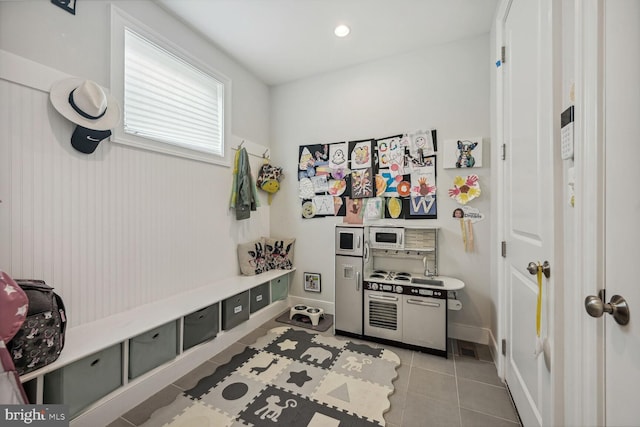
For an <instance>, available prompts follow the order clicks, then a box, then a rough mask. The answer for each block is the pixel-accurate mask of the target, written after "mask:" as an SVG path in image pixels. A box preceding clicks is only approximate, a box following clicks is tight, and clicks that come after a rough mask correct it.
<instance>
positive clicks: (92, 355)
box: [20, 269, 295, 427]
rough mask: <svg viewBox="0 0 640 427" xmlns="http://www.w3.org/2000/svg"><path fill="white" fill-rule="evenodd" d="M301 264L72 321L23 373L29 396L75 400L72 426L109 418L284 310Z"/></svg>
mask: <svg viewBox="0 0 640 427" xmlns="http://www.w3.org/2000/svg"><path fill="white" fill-rule="evenodd" d="M294 271H295V269H292V270H271V271H267V272H265V273H262V274H259V275H255V276H236V277H231V278H227V279H223V280H220V281H217V282H215V283H212V284H211V285H207V286H203V287H200V288H197V289H193V290H190V291H187V292H184V293H181V294H179V295H174V296H172V297H169V298H166V299H163V300H160V301H156V302H153V303H149V304H145V305H142V306H140V307H136V308H134V309H131V310H128V311H125V312H121V313H118V314H115V315H113V316H109V317H106V318H103V319H99V320H96V321H94V322H90V323H87V324H83V325H79V326H75V327H73V328H69V329H68V330H67V332H66V341H65V346H64V349H63V350H62V353H61V354H60V357H59V358H58V360H56V361H55V362H53V363H52V364H50V365H47V366H45V367H43V368H41V369H39V370H37V371H33V372H30V373H28V374H25V375H23V376H22V377H21V378H20V379H21V380H22V383H23V385H24V387H25V390H26V391H27V395H28V396H29V400H30V401H31V403H37V404H58V403H63V404H66V405H69V416H70V417H71V418H72V421H71V425H72V426H91V427H94V426H96V425H106V424H108V423H109V422H111V421H112V420H114V419H115V418H117V417H118V416H120V415H121V414H122V413H124V412H126V411H128V410H129V409H131V408H133V407H134V406H136V405H137V404H139V403H141V402H142V401H144V400H145V399H147V398H148V397H150V396H151V395H153V394H154V393H156V392H158V391H160V390H161V389H162V388H164V387H165V386H167V385H169V384H170V383H171V382H173V381H175V380H177V379H178V378H180V377H182V376H183V375H185V374H186V373H188V372H189V371H191V370H192V369H194V368H195V367H197V366H198V365H200V364H202V363H204V362H205V361H206V360H208V359H210V358H211V357H213V356H215V355H216V354H218V353H219V352H221V351H222V350H224V349H225V348H227V347H228V346H230V345H231V344H233V343H234V342H236V341H237V340H238V339H240V338H242V337H243V336H245V335H246V334H248V333H250V332H251V331H253V330H254V329H255V328H256V327H258V326H260V325H261V324H263V323H264V322H266V321H268V320H269V319H271V318H273V317H274V316H276V315H277V314H279V313H281V312H282V311H284V310H285V309H286V308H287V306H288V301H287V297H288V286H289V280H290V275H291V274H292V273H293V272H294ZM71 315H73V314H72V313H71Z"/></svg>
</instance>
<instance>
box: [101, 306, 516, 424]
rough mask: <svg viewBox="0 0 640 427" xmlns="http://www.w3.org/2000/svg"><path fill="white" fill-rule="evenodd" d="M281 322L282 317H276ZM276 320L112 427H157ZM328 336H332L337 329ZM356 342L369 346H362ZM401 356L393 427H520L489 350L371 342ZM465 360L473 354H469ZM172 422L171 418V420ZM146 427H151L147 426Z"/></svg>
mask: <svg viewBox="0 0 640 427" xmlns="http://www.w3.org/2000/svg"><path fill="white" fill-rule="evenodd" d="M276 317H278V316H276ZM283 325H284V324H283V323H280V322H276V321H275V318H274V319H272V320H270V321H268V322H266V323H265V324H263V325H262V326H260V327H259V328H257V329H256V330H255V331H253V332H252V333H250V334H248V335H247V336H245V337H243V338H241V339H240V340H238V341H237V342H236V343H234V344H233V345H231V346H230V347H229V348H227V349H226V350H224V351H223V352H221V353H219V354H217V355H216V356H214V357H213V358H211V359H210V360H208V361H206V362H205V363H203V364H202V365H200V366H198V367H197V368H195V369H194V370H193V371H191V372H190V373H188V374H187V375H185V376H184V377H182V378H180V379H179V380H177V381H176V382H174V383H173V384H171V385H169V386H168V387H165V388H164V389H162V390H160V391H159V392H158V393H156V394H155V395H153V396H151V397H150V398H149V399H147V400H146V401H144V402H142V403H141V404H140V405H138V406H137V407H135V408H133V409H132V410H130V411H129V412H127V413H125V414H123V415H122V416H121V417H120V418H118V419H117V420H115V421H114V422H112V423H111V424H109V425H108V427H132V426H136V427H137V426H142V425H144V426H145V427H155V426H154V425H152V424H150V423H146V422H147V421H148V420H149V417H150V416H151V414H152V413H153V412H154V411H156V410H158V409H160V408H162V407H164V406H166V405H168V404H169V403H171V402H172V401H173V400H174V399H175V398H176V397H177V396H178V395H179V394H180V393H182V391H183V390H187V389H189V388H191V387H193V386H194V385H195V384H197V382H198V381H199V380H200V378H203V377H204V376H207V375H210V374H211V373H213V372H214V371H215V370H216V368H217V367H218V366H220V365H222V364H224V363H226V362H228V361H229V360H230V359H231V357H233V356H234V355H235V354H238V353H240V352H242V350H244V348H245V347H246V346H247V345H249V344H253V343H254V342H255V341H256V339H257V338H258V337H261V336H262V335H265V334H266V333H267V331H268V330H269V329H271V328H275V327H280V326H283ZM324 334H328V335H332V333H331V329H329V331H327V332H325V333H324ZM345 339H350V340H352V341H357V342H364V341H359V340H354V339H351V338H345ZM368 344H369V345H372V346H374V347H386V348H388V349H390V350H392V351H394V352H396V353H397V354H398V356H399V357H400V360H401V362H402V363H401V365H400V367H399V368H398V378H396V380H395V381H394V383H393V384H394V386H395V391H394V393H393V394H392V395H391V396H390V397H389V400H390V401H391V409H390V410H389V412H387V413H386V414H385V420H386V422H387V427H429V426H437V427H440V426H460V427H480V426H487V427H502V426H504V427H517V426H519V425H520V424H519V421H518V415H517V413H516V411H515V409H514V407H513V404H512V403H511V399H510V398H509V394H508V392H507V390H506V388H505V386H504V384H502V383H501V382H500V379H499V378H498V375H497V373H496V368H495V365H494V364H493V362H492V358H491V353H490V352H489V347H487V346H483V345H477V344H476V345H475V346H476V354H477V355H478V359H475V358H473V357H470V356H466V355H460V354H459V351H458V345H456V344H457V343H456V342H455V341H454V340H450V343H449V345H450V346H451V347H450V348H451V349H452V352H451V353H453V356H450V357H449V359H444V358H442V357H439V356H432V355H429V354H424V353H420V352H416V351H411V350H407V349H402V348H397V347H391V346H383V345H381V344H375V343H370V342H368ZM463 354H467V353H466V352H463ZM169 419H171V417H170V416H169ZM145 423H146V424H145Z"/></svg>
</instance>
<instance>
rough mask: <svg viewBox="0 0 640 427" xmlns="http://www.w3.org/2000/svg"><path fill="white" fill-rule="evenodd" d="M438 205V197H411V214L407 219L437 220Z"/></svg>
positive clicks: (432, 195)
mask: <svg viewBox="0 0 640 427" xmlns="http://www.w3.org/2000/svg"><path fill="white" fill-rule="evenodd" d="M437 207H438V204H437V203H436V195H435V193H434V194H430V195H427V196H417V197H414V196H411V197H410V198H409V212H408V214H409V215H408V216H407V215H405V218H406V219H435V218H437V217H438V209H437Z"/></svg>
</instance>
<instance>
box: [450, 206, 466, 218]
mask: <svg viewBox="0 0 640 427" xmlns="http://www.w3.org/2000/svg"><path fill="white" fill-rule="evenodd" d="M451 216H452V217H453V218H456V219H459V218H464V211H463V210H462V208H455V209H454V210H453V214H452V215H451Z"/></svg>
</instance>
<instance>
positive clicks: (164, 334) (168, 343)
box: [129, 320, 178, 379]
mask: <svg viewBox="0 0 640 427" xmlns="http://www.w3.org/2000/svg"><path fill="white" fill-rule="evenodd" d="M177 342H178V339H177V328H176V321H175V320H173V321H171V322H169V323H165V324H164V325H162V326H159V327H157V328H155V329H152V330H150V331H147V332H145V333H143V334H140V335H138V336H136V337H133V338H131V339H130V340H129V378H130V379H133V378H136V377H139V376H140V375H142V374H144V373H145V372H148V371H150V370H152V369H153V368H155V367H158V366H160V365H162V364H163V363H165V362H168V361H169V360H171V359H173V358H175V357H176V355H177V354H178V351H177V347H178V344H177Z"/></svg>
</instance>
